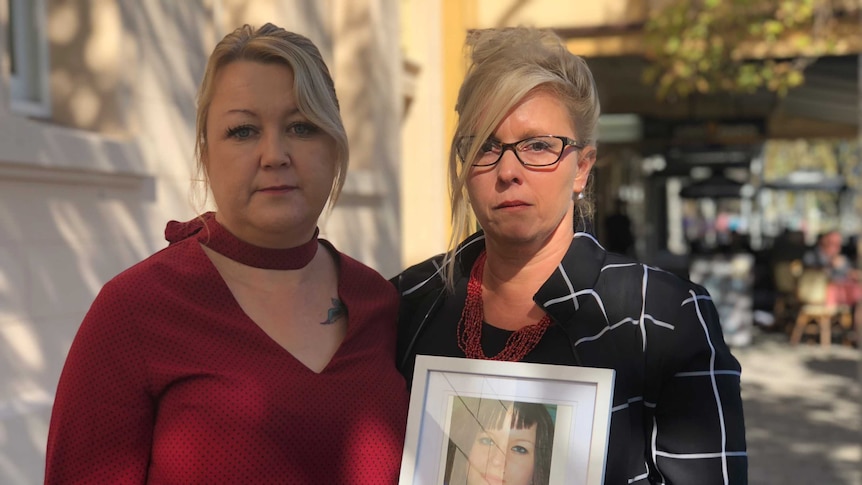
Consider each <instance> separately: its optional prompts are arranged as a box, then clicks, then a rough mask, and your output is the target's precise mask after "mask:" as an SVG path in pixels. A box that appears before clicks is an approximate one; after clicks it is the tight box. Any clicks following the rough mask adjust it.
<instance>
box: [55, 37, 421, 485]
mask: <svg viewBox="0 0 862 485" xmlns="http://www.w3.org/2000/svg"><path fill="white" fill-rule="evenodd" d="M196 144H197V146H196V154H197V158H198V166H199V169H200V171H201V172H202V173H203V175H204V177H205V180H206V181H207V182H208V185H209V188H210V190H211V193H212V195H213V199H214V201H215V204H216V206H217V207H218V210H217V212H215V213H207V214H204V215H202V216H201V217H199V218H198V219H196V220H193V221H190V222H188V223H177V222H172V223H170V224H169V225H168V228H167V230H166V237H167V239H168V240H169V241H170V243H171V244H170V245H169V246H168V247H167V248H165V249H163V250H162V251H160V252H158V253H157V254H155V255H153V256H151V257H150V258H148V259H146V260H145V261H143V262H141V263H139V264H137V265H135V266H133V267H132V268H130V269H128V270H126V271H125V272H123V273H121V274H120V275H119V276H117V277H116V278H114V279H113V280H112V281H110V282H109V283H107V284H106V285H105V287H104V288H103V289H102V291H101V292H100V294H99V296H98V297H97V298H96V300H95V302H94V303H93V306H92V307H91V309H90V311H89V312H88V314H87V316H86V318H85V320H84V322H83V323H82V325H81V328H80V330H79V331H78V334H77V336H76V338H75V341H74V343H73V344H72V348H71V349H70V351H69V355H68V358H67V361H66V365H65V367H64V370H63V374H62V376H61V378H60V383H59V387H58V390H57V397H56V401H55V404H54V411H53V415H52V417H51V428H50V433H49V438H48V450H47V466H46V478H45V482H46V483H62V484H72V483H111V484H120V483H127V484H145V483H160V484H161V483H183V484H191V483H206V484H212V483H266V484H271V483H309V484H321V483H368V484H381V483H395V481H396V479H397V474H398V467H399V464H400V460H401V449H402V440H403V434H404V426H405V421H406V412H407V396H406V388H405V385H404V381H403V378H402V377H401V376H400V374H398V372H397V371H396V369H395V366H394V352H395V321H396V312H397V295H396V292H395V290H394V289H393V288H392V287H391V286H390V285H389V284H388V283H387V282H386V281H385V280H384V279H383V278H382V277H381V276H380V275H379V274H377V273H376V272H374V271H373V270H371V269H370V268H368V267H366V266H363V265H362V264H360V263H358V262H357V261H354V260H353V259H351V258H349V257H347V256H345V255H343V254H341V253H339V252H338V251H337V250H336V249H335V248H334V247H333V246H332V245H331V244H329V243H328V242H327V241H325V240H322V239H318V238H317V234H318V231H317V221H318V217H319V216H320V214H321V213H322V212H323V210H324V207H325V206H326V205H327V203H329V204H330V205H331V204H332V203H334V202H335V200H336V199H337V197H338V194H339V192H340V190H341V187H342V184H343V181H344V177H345V171H346V169H347V153H348V150H347V139H346V135H345V131H344V128H343V125H342V122H341V117H340V114H339V108H338V101H337V98H336V95H335V90H334V87H333V82H332V79H331V77H330V75H329V71H328V69H327V67H326V65H325V63H324V62H323V60H322V57H321V55H320V52H319V51H318V50H317V48H316V47H315V46H314V44H313V43H312V42H311V41H309V40H308V39H307V38H305V37H303V36H300V35H297V34H294V33H291V32H287V31H285V30H284V29H281V28H278V27H276V26H274V25H271V24H267V25H264V26H263V27H261V28H260V29H258V30H254V29H252V28H251V27H249V26H245V27H243V28H240V29H238V30H236V31H235V32H233V33H231V34H229V35H228V36H226V37H225V38H224V39H223V40H222V41H221V42H220V43H219V44H218V45H217V46H216V48H215V50H214V52H213V53H212V55H211V56H210V59H209V63H208V65H207V70H206V73H205V76H204V79H203V83H202V85H201V88H200V92H199V97H198V112H197V137H196Z"/></svg>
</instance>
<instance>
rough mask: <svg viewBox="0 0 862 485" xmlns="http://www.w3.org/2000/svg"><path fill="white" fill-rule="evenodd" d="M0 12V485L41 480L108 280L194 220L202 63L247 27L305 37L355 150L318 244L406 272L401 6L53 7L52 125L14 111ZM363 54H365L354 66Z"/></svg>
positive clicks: (106, 1) (126, 1)
mask: <svg viewBox="0 0 862 485" xmlns="http://www.w3.org/2000/svg"><path fill="white" fill-rule="evenodd" d="M8 1H9V0H0V66H3V69H0V126H2V129H0V483H2V484H4V485H23V484H28V485H31V484H37V483H41V482H42V477H43V473H44V472H43V467H44V452H45V443H46V438H47V429H48V420H49V417H50V407H51V404H52V399H53V394H54V391H55V388H56V384H57V379H58V377H59V374H60V371H61V368H62V364H63V360H64V358H65V355H66V352H67V350H68V347H69V345H70V344H71V341H72V338H73V337H74V335H75V332H76V330H77V328H78V325H79V324H80V322H81V319H82V318H83V316H84V314H85V312H86V311H87V309H88V307H89V305H90V303H91V302H92V300H93V298H94V297H95V295H96V293H97V292H98V291H99V289H100V288H101V286H102V285H103V284H104V283H105V282H106V281H107V280H108V279H110V278H111V277H113V276H114V275H116V274H117V273H119V272H120V271H122V270H123V269H125V268H127V267H128V266H130V265H132V264H134V263H135V262H137V261H140V260H141V259H143V258H145V257H147V256H148V255H150V254H152V253H153V252H155V251H157V250H159V249H161V248H163V247H164V246H165V242H164V240H163V231H164V226H165V223H166V222H167V221H168V220H170V219H188V218H191V217H193V215H194V214H195V212H196V210H195V208H193V207H192V204H191V203H190V201H189V189H190V178H191V167H192V165H193V160H192V154H193V138H194V118H195V111H194V102H195V94H196V90H197V86H198V83H199V81H200V78H201V75H202V73H203V69H204V64H205V61H206V56H207V55H208V53H209V51H210V50H211V49H212V47H213V46H214V45H215V42H216V41H217V40H218V39H219V38H220V37H221V35H223V34H224V33H226V32H227V31H229V30H232V29H233V28H234V27H235V26H238V25H239V24H241V23H243V22H249V23H252V24H255V25H259V24H261V23H262V22H264V21H272V22H274V23H276V24H279V25H281V26H284V27H286V28H288V29H293V30H296V31H298V32H300V33H303V34H306V35H308V36H309V37H311V38H312V39H313V40H314V41H315V42H316V43H317V44H318V46H319V47H320V48H321V50H322V52H323V53H324V57H325V58H326V59H327V60H328V62H329V63H330V68H331V70H332V72H333V74H334V77H335V79H336V84H337V89H338V90H339V96H340V98H341V102H342V112H343V115H344V118H345V123H346V125H347V128H348V133H349V136H350V139H351V142H352V143H353V146H354V150H353V151H352V166H353V168H352V170H351V171H350V173H349V175H348V183H347V187H346V188H345V191H344V196H343V198H342V201H341V202H340V204H339V205H338V207H337V208H336V209H335V211H334V213H333V214H332V216H331V218H330V219H329V221H327V222H325V224H324V225H323V226H322V228H321V229H322V233H323V234H324V236H325V237H328V238H329V239H330V240H331V241H332V242H333V243H334V244H335V245H336V247H338V248H340V249H341V250H342V251H344V252H346V253H348V254H350V255H352V256H355V257H357V258H359V259H361V260H363V261H365V262H367V263H369V264H371V265H372V266H374V267H376V268H378V269H380V270H381V272H383V273H384V274H387V273H388V275H390V276H391V275H392V274H394V273H395V272H396V271H397V270H398V269H399V268H400V266H401V262H400V256H399V254H400V245H399V231H400V228H399V221H398V217H399V215H398V214H399V201H398V190H397V186H398V183H399V182H398V177H399V174H398V165H399V164H400V159H399V154H400V151H399V150H400V136H399V135H400V134H399V127H400V123H401V115H402V109H401V83H400V78H399V73H400V67H401V58H400V49H399V42H398V41H397V36H398V5H397V2H396V1H395V0H392V1H387V0H362V1H359V2H348V1H336V0H331V1H322V2H321V1H313V0H307V1H295V0H291V1H285V0H256V1H255V2H247V1H239V0H183V1H180V2H178V1H174V0H65V1H61V0H48V1H46V6H47V12H48V18H47V25H48V26H49V27H50V29H49V31H50V35H49V49H50V53H51V76H50V80H51V91H52V93H51V94H52V96H51V108H52V111H53V112H52V115H51V117H50V118H49V119H47V120H39V119H31V118H28V117H26V116H22V115H20V114H16V112H13V111H12V110H11V109H10V108H9V94H8V93H9V91H8V89H9V88H8V85H9V82H8V75H7V74H6V73H7V72H8V56H7V54H6V53H7V49H6V45H5V43H6V40H5V39H6V29H7V28H8V19H7V18H6V12H7V11H8V10H7V8H8V4H7V2H8ZM358 56H361V57H358Z"/></svg>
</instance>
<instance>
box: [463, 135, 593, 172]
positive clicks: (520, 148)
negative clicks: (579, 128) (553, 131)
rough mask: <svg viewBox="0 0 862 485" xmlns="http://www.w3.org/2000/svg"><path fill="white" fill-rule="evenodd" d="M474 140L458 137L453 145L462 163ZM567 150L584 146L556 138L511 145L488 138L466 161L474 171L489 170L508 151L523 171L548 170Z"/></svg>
mask: <svg viewBox="0 0 862 485" xmlns="http://www.w3.org/2000/svg"><path fill="white" fill-rule="evenodd" d="M475 138H476V137H474V136H465V137H461V139H459V140H458V143H457V144H456V145H455V150H456V151H457V152H458V158H460V159H461V161H462V162H464V163H467V162H468V157H469V154H468V152H469V150H470V147H471V146H472V145H473V140H474V139H475ZM568 146H572V147H575V148H576V149H578V150H580V149H581V148H584V147H585V146H586V144H584V143H581V142H578V141H576V140H572V139H571V138H568V137H565V136H556V135H543V136H531V137H530V138H525V139H523V140H520V141H516V142H514V143H501V142H500V141H498V140H494V139H493V138H489V139H488V140H485V143H483V144H482V146H481V147H479V152H478V153H476V155H475V156H474V157H469V158H470V161H469V163H470V165H472V166H474V167H490V166H491V165H496V164H497V162H499V161H500V159H501V158H503V154H504V153H506V150H510V149H511V150H512V153H514V154H515V157H516V158H517V159H518V161H519V162H521V165H524V166H525V167H547V166H549V165H553V164H555V163H557V162H559V161H560V159H561V158H563V152H564V151H565V149H566V147H568Z"/></svg>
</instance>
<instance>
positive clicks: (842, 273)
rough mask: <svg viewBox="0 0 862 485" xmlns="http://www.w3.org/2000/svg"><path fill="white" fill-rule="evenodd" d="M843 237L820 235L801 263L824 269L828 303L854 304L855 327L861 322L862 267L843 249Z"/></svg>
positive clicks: (828, 233) (834, 234)
mask: <svg viewBox="0 0 862 485" xmlns="http://www.w3.org/2000/svg"><path fill="white" fill-rule="evenodd" d="M842 244H843V238H842V237H841V233H840V232H838V231H834V230H833V231H829V232H826V233H823V234H821V235H820V237H819V238H818V239H817V245H816V246H815V247H814V248H812V249H811V250H809V251H808V252H806V253H805V256H804V257H803V258H802V263H803V265H804V266H805V267H806V268H822V269H823V270H824V271H826V274H827V276H828V278H829V287H828V289H827V293H826V303H827V304H828V305H848V306H855V307H856V309H855V312H854V316H853V320H854V324H855V327H856V328H859V326H860V325H862V305H860V302H862V283H860V277H859V276H860V275H859V270H858V269H856V268H855V267H854V266H853V263H852V261H850V259H849V258H848V257H847V256H845V255H844V254H843V253H842V252H841V247H842Z"/></svg>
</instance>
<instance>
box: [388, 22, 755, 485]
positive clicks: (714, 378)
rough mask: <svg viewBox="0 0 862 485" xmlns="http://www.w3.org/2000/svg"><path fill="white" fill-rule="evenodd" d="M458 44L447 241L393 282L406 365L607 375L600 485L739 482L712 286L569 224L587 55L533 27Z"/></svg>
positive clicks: (592, 148)
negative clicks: (466, 364) (609, 389)
mask: <svg viewBox="0 0 862 485" xmlns="http://www.w3.org/2000/svg"><path fill="white" fill-rule="evenodd" d="M468 46H469V47H470V48H471V54H472V63H471V65H470V67H469V69H468V71H467V75H466V78H465V79H464V82H463V84H462V86H461V89H460V92H459V95H458V100H457V106H456V111H457V112H458V115H459V118H458V122H457V126H456V132H455V134H454V136H453V139H452V144H451V152H450V156H449V166H448V168H449V182H450V193H451V207H452V221H453V234H452V241H451V245H450V248H451V249H450V250H449V252H448V253H446V254H442V255H438V256H436V257H433V258H431V259H429V260H427V261H425V262H422V263H419V264H418V265H416V266H413V267H411V268H408V269H407V270H405V271H404V272H403V273H401V274H400V275H398V276H397V277H396V278H393V280H392V281H393V283H394V284H396V286H397V287H398V289H399V291H400V293H401V298H402V302H401V311H400V322H399V335H398V355H399V357H398V365H399V368H400V370H401V372H402V373H403V374H404V375H405V377H407V379H408V381H412V377H413V366H414V362H415V358H416V355H417V354H427V355H440V356H450V357H462V358H469V359H490V360H505V361H524V362H536V363H545V364H556V365H573V366H587V367H601V368H610V369H614V370H615V371H616V375H615V381H614V392H613V407H612V409H611V422H610V434H609V441H608V452H607V462H606V469H605V483H606V484H609V485H623V484H640V483H654V484H659V483H662V484H695V483H696V484H698V485H711V484H743V483H746V481H747V466H748V465H747V463H748V462H747V455H746V446H745V427H744V420H743V410H742V400H741V398H740V366H739V363H738V362H737V360H736V359H735V358H734V357H733V355H731V352H730V350H729V349H728V347H727V345H726V344H725V341H724V338H723V336H722V330H721V326H720V324H719V319H718V315H717V312H716V309H715V306H714V305H713V302H712V301H711V299H710V296H709V294H708V293H707V292H706V291H705V290H704V289H703V288H702V287H700V286H698V285H695V284H693V283H691V282H689V281H686V280H683V279H680V278H678V277H676V276H674V275H672V274H670V273H667V272H665V271H662V270H660V269H657V268H653V267H650V266H646V265H644V264H640V263H638V262H637V261H634V260H632V259H630V258H628V257H626V256H623V255H619V254H614V253H609V252H607V251H606V250H605V248H603V247H602V246H601V245H600V244H599V243H598V242H597V241H596V240H595V238H593V237H592V236H590V235H589V234H587V233H582V232H575V228H576V227H579V226H583V225H584V224H582V220H583V219H588V218H589V217H590V215H591V210H590V202H591V197H590V194H589V189H588V187H589V186H588V181H589V179H590V172H591V169H592V167H593V164H594V162H595V159H596V125H597V121H598V118H599V112H600V108H599V100H598V94H597V91H596V86H595V82H594V81H593V77H592V74H591V73H590V70H589V68H588V67H587V64H586V62H585V61H584V60H583V59H581V58H580V57H578V56H575V55H573V54H571V53H570V52H569V51H568V50H567V49H566V46H565V45H564V44H563V43H562V42H561V40H560V39H559V38H558V37H557V36H556V35H554V34H553V33H551V32H548V31H543V30H537V29H529V28H506V29H488V30H478V31H474V32H471V33H470V34H469V36H468ZM473 217H475V221H476V222H478V226H479V227H480V228H481V229H480V230H479V231H478V232H475V233H473V234H472V235H469V236H467V235H468V234H469V233H470V231H472V230H474V229H473V228H475V227H476V226H475V225H474V223H473Z"/></svg>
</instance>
